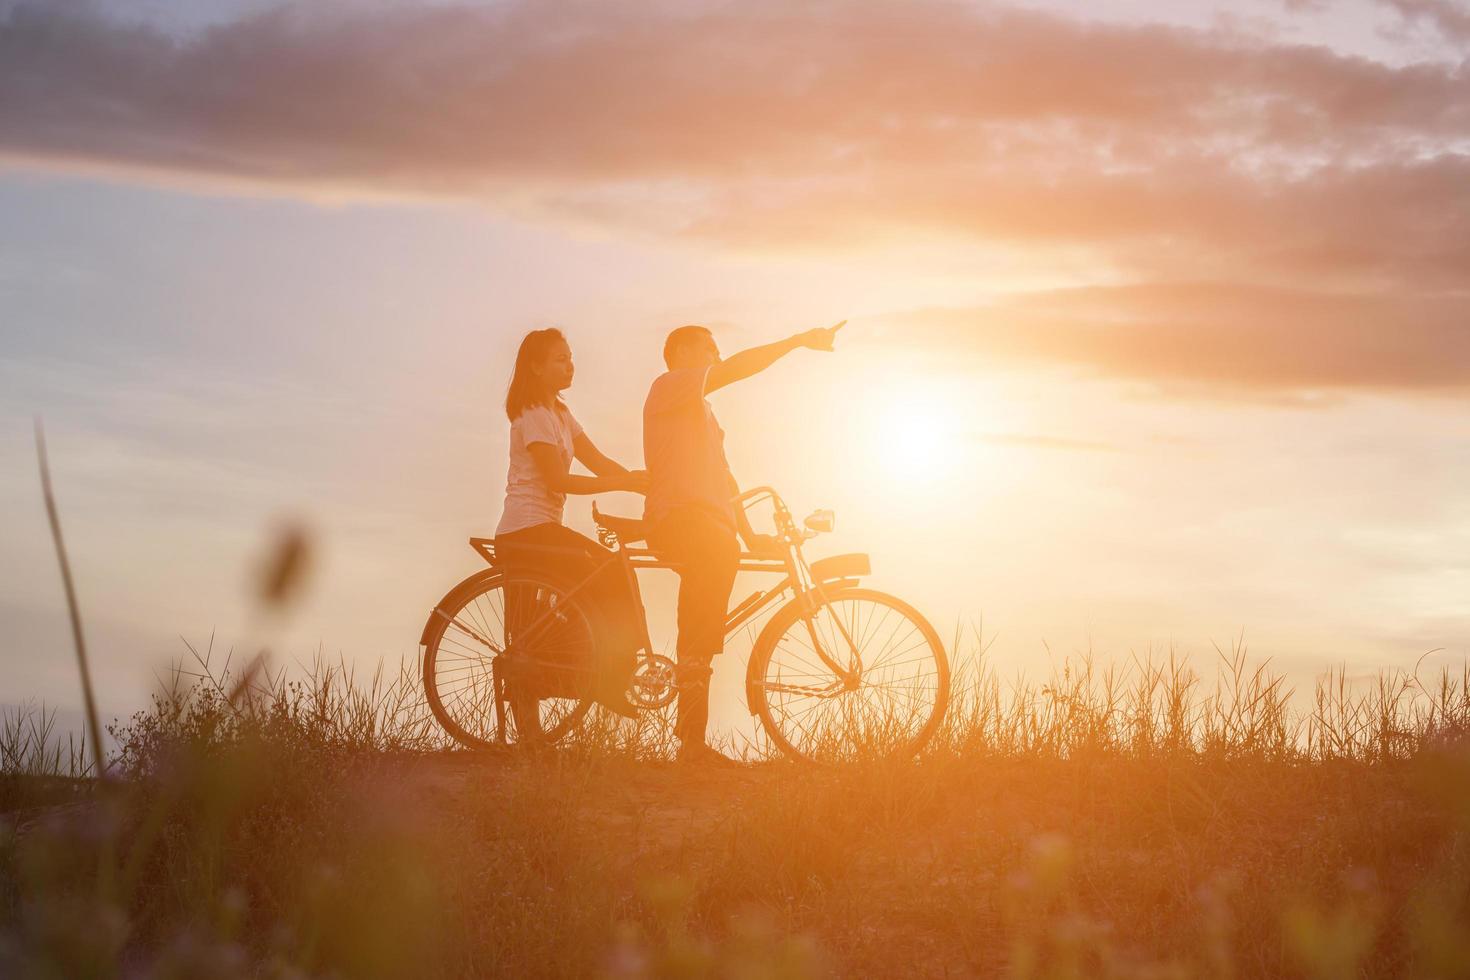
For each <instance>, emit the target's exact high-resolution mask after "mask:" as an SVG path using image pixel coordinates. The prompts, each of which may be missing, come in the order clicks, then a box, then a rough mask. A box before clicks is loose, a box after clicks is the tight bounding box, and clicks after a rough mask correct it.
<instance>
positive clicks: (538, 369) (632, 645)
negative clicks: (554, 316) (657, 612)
mask: <svg viewBox="0 0 1470 980" xmlns="http://www.w3.org/2000/svg"><path fill="white" fill-rule="evenodd" d="M573 374H574V368H573V366H572V349H571V347H570V346H569V345H568V344H567V340H566V337H564V336H562V333H561V331H560V330H556V329H554V328H553V329H548V330H533V331H531V332H530V333H528V334H527V335H526V337H525V339H524V340H522V341H521V346H520V350H519V351H517V352H516V364H515V370H514V372H513V373H512V374H511V379H510V389H509V390H508V391H507V392H506V396H505V414H506V416H508V417H509V419H510V472H509V475H508V477H507V479H506V485H505V511H504V513H503V514H502V515H501V518H500V524H499V525H498V526H497V527H496V529H495V550H496V554H497V555H498V556H500V559H501V560H502V561H503V562H504V563H505V564H507V565H512V566H513V565H516V564H521V565H524V566H529V567H532V568H535V569H537V570H539V571H544V572H548V573H550V574H551V575H552V576H553V577H554V578H556V579H557V580H559V581H563V582H566V583H567V585H568V586H569V587H571V586H575V585H577V584H579V583H581V582H582V581H584V580H585V579H587V577H588V576H590V575H592V574H593V572H595V571H596V570H597V569H598V568H599V567H601V566H602V565H603V564H604V563H605V562H608V561H611V560H612V553H611V552H609V551H608V550H607V549H606V548H604V547H602V546H601V545H599V544H598V543H597V542H595V541H593V540H591V539H590V538H587V537H585V536H583V535H581V534H578V533H577V532H576V531H573V530H572V529H571V528H569V527H567V526H566V525H565V524H563V523H562V513H563V509H564V507H565V504H566V499H567V494H569V493H570V494H590V493H603V492H606V491H612V490H629V491H632V492H634V493H644V492H646V491H647V489H648V474H647V473H646V472H644V471H642V470H628V469H625V468H624V467H622V466H620V465H618V464H617V463H615V462H613V461H612V460H611V459H608V458H607V457H606V456H604V455H603V454H602V453H601V452H600V451H599V450H598V449H597V447H596V446H594V445H593V444H592V440H591V439H590V438H588V436H587V433H586V432H585V431H583V429H582V426H581V425H579V424H578V423H577V420H576V419H575V418H574V417H573V416H572V412H571V410H570V409H569V408H567V406H566V403H565V402H563V401H562V400H561V393H562V392H563V391H565V390H566V389H567V388H569V387H571V384H572V376H573ZM573 460H576V461H577V462H580V463H581V464H582V465H583V466H585V467H587V469H589V470H591V471H592V473H593V474H595V475H593V476H583V475H581V474H578V473H573V472H571V467H572V461H573ZM579 595H581V596H586V597H587V600H588V601H587V606H588V608H589V610H590V611H591V613H592V615H591V618H592V619H593V623H592V625H593V628H594V629H595V630H596V631H597V634H598V635H597V640H598V655H599V659H600V661H601V663H600V664H599V666H600V667H601V671H600V674H601V676H600V678H599V681H598V684H597V690H596V691H594V692H593V696H594V697H596V699H597V700H598V701H599V702H600V703H601V704H603V705H604V706H606V707H607V708H609V709H611V710H612V711H614V712H616V713H617V714H620V715H624V716H628V717H631V716H632V715H634V714H635V713H636V712H635V711H634V709H633V708H632V706H630V705H629V704H628V702H627V699H626V698H625V697H624V696H623V691H624V690H625V688H626V683H627V680H628V678H629V677H630V676H631V674H632V667H633V654H634V652H635V650H636V647H637V644H638V640H636V639H635V638H634V633H635V630H636V628H635V627H634V625H633V624H634V618H633V611H632V608H631V603H632V599H631V597H630V596H629V594H628V591H627V585H626V583H625V582H624V581H623V578H622V576H621V575H618V574H616V572H615V571H613V570H611V569H608V570H607V571H606V572H605V573H604V574H603V575H601V576H599V577H598V578H597V579H596V580H594V581H593V582H591V583H589V584H588V585H587V587H586V588H585V589H584V590H583V591H582V593H580V594H579Z"/></svg>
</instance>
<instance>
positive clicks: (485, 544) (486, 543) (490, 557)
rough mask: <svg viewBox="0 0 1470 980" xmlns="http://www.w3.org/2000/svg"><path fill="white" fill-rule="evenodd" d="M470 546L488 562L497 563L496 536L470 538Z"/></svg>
mask: <svg viewBox="0 0 1470 980" xmlns="http://www.w3.org/2000/svg"><path fill="white" fill-rule="evenodd" d="M470 547H471V548H474V549H475V554H477V555H479V556H480V557H481V558H483V559H485V562H486V564H489V565H494V564H495V539H494V538H470Z"/></svg>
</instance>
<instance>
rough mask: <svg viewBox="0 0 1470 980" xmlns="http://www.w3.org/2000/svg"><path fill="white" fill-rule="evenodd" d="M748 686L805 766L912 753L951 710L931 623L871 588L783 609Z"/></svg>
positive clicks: (944, 661) (785, 746)
mask: <svg viewBox="0 0 1470 980" xmlns="http://www.w3.org/2000/svg"><path fill="white" fill-rule="evenodd" d="M813 604H814V605H813ZM748 680H749V683H748V686H747V696H749V697H750V698H751V699H752V705H751V707H753V708H754V709H755V712H756V714H757V715H759V717H760V720H761V725H762V726H763V727H764V728H765V731H766V734H767V735H768V736H769V737H770V739H771V741H772V742H773V743H774V744H775V745H776V746H777V747H778V748H779V749H780V750H781V751H782V752H784V753H786V754H787V755H789V756H792V757H793V758H797V759H804V760H808V761H820V762H827V761H841V760H844V759H859V758H871V757H877V756H882V757H891V756H897V755H902V756H907V755H913V754H914V753H916V752H918V751H919V749H921V748H923V746H924V744H925V743H926V742H927V741H928V740H929V738H930V736H932V735H933V734H934V730H935V729H936V728H938V727H939V723H940V722H941V720H942V719H943V718H944V711H945V709H946V708H947V707H948V705H949V660H948V658H947V657H946V656H945V653H944V644H943V643H941V642H940V640H939V635H938V634H937V633H935V632H934V627H932V626H930V625H929V622H928V620H926V619H925V618H924V617H923V616H922V615H921V614H920V613H919V612H918V610H916V609H914V607H913V606H911V605H909V604H908V603H906V602H904V601H903V600H902V599H898V598H896V597H894V596H891V595H888V594H887V593H884V592H877V591H874V590H872V589H861V588H849V589H842V590H838V591H833V592H831V593H829V594H828V595H827V596H826V597H825V598H820V597H817V596H810V598H809V599H803V598H801V597H797V598H796V599H795V600H793V601H791V602H789V603H787V604H786V605H785V606H783V607H782V608H781V609H780V610H778V611H777V613H776V615H775V616H774V617H773V618H772V620H771V622H770V624H769V625H768V626H767V627H766V629H765V631H764V632H762V634H761V636H760V639H759V640H758V641H757V643H756V648H755V649H754V650H753V651H752V652H751V664H750V673H749V678H748Z"/></svg>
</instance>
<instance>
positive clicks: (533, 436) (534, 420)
mask: <svg viewBox="0 0 1470 980" xmlns="http://www.w3.org/2000/svg"><path fill="white" fill-rule="evenodd" d="M581 434H582V427H581V426H580V425H578V424H577V420H576V419H575V418H573V417H572V413H571V411H570V410H569V409H568V408H567V407H566V406H565V405H561V404H558V405H557V406H555V407H552V406H549V405H533V406H531V407H530V408H527V409H525V410H523V411H522V412H521V414H520V415H519V416H517V417H516V420H515V421H514V422H512V423H511V424H510V472H509V474H508V475H507V476H506V481H505V512H504V513H502V514H501V515H500V524H499V525H497V526H496V528H495V533H496V534H509V533H511V532H512V531H523V530H525V529H526V528H528V527H535V526H536V525H537V524H548V523H556V524H560V523H561V516H562V509H563V507H564V506H565V505H566V502H567V495H566V494H564V493H558V492H557V491H555V490H552V489H551V488H550V487H548V486H547V485H546V481H545V480H543V479H542V478H541V471H540V470H539V469H537V468H536V460H535V459H534V458H533V457H532V456H531V448H530V447H531V445H532V444H533V443H537V442H544V443H546V444H547V445H550V446H552V447H554V448H555V449H556V451H557V452H558V453H560V454H561V458H562V462H563V463H565V464H566V466H567V467H568V468H570V467H571V465H572V457H573V455H574V453H575V451H574V449H573V446H572V443H573V440H575V439H576V438H577V436H579V435H581Z"/></svg>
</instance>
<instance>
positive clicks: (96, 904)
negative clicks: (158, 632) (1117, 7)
mask: <svg viewBox="0 0 1470 980" xmlns="http://www.w3.org/2000/svg"><path fill="white" fill-rule="evenodd" d="M975 662H976V660H975V659H974V658H972V660H971V661H970V663H971V664H972V665H973V664H974V663H975ZM1223 665H1224V670H1223V671H1222V672H1221V674H1220V677H1219V679H1218V681H1217V682H1216V683H1214V684H1212V685H1210V686H1208V687H1206V686H1204V685H1202V684H1201V682H1200V680H1199V679H1198V678H1197V677H1196V675H1195V674H1194V673H1193V672H1192V671H1191V670H1190V669H1189V667H1188V666H1187V665H1186V664H1185V663H1183V662H1181V661H1177V660H1169V661H1165V662H1163V663H1147V662H1144V663H1134V664H1132V665H1131V667H1130V668H1129V669H1127V670H1124V671H1119V672H1113V673H1100V672H1097V671H1094V670H1092V669H1090V668H1089V667H1088V666H1087V665H1085V664H1084V665H1082V667H1081V669H1071V668H1063V669H1062V670H1061V671H1060V672H1059V673H1058V674H1057V675H1056V676H1054V677H1052V678H1051V679H1050V680H1049V681H1048V682H1047V683H1045V684H1039V685H1035V686H1026V685H1007V684H1004V683H1002V682H1001V681H1000V680H999V679H998V678H997V677H995V676H994V675H993V674H989V673H986V672H984V671H983V670H979V669H971V670H970V671H969V672H967V673H965V674H963V676H961V677H960V678H959V679H958V681H959V682H958V683H957V684H956V698H955V703H954V705H953V706H952V708H951V712H950V714H949V716H948V718H947V722H946V725H945V727H944V729H943V731H942V732H941V734H940V736H939V737H938V738H936V740H935V741H934V743H933V744H932V745H931V747H930V748H929V749H928V750H927V751H926V752H925V754H924V755H923V757H922V758H919V759H917V760H908V761H891V760H883V759H879V758H863V757H861V753H859V756H860V757H859V758H858V759H857V760H856V761H854V762H853V763H852V764H850V765H845V766H842V767H839V768H833V769H826V770H814V769H811V768H802V767H797V766H794V765H791V764H788V763H785V762H782V761H780V760H778V759H769V760H755V761H753V762H752V764H751V765H749V766H748V767H747V768H745V769H744V770H737V771H731V772H725V771H689V770H686V769H681V768H679V767H677V766H676V765H674V764H672V763H669V762H666V761H663V760H664V758H665V757H666V755H667V748H668V727H667V719H666V718H660V717H650V718H649V719H647V720H646V721H645V722H644V723H642V724H641V725H634V724H630V723H624V724H622V725H615V724H614V723H613V722H611V721H610V720H608V719H605V718H594V719H593V721H592V723H591V724H589V725H588V726H587V728H586V729H585V730H584V731H583V732H582V733H581V734H580V735H579V737H578V738H577V739H576V740H574V741H573V742H572V743H571V744H568V745H566V746H564V747H560V748H558V749H556V750H554V751H546V750H542V751H540V752H538V753H529V752H526V751H514V750H506V751H504V752H498V753H482V754H473V753H467V752H455V751H449V750H448V748H447V746H445V745H444V744H443V741H442V736H441V735H440V733H439V732H438V731H437V730H436V729H435V728H434V726H433V724H432V720H431V719H430V718H429V717H428V716H427V712H426V711H425V710H424V709H423V707H422V704H421V702H420V698H419V695H418V694H417V691H418V688H417V686H416V683H415V678H414V675H413V671H412V669H411V667H410V668H409V669H406V670H405V671H404V672H402V673H400V674H398V675H391V674H385V673H383V672H379V673H377V674H375V675H373V676H372V677H363V678H358V677H354V676H353V675H352V674H351V673H350V672H349V671H345V670H343V669H342V668H341V667H339V666H333V665H328V664H325V663H321V662H319V663H317V664H316V665H314V667H313V668H312V669H310V670H308V671H307V672H306V673H305V676H302V677H301V678H299V679H294V680H293V679H291V678H288V677H287V676H285V675H271V674H270V673H269V672H267V671H265V670H264V669H262V668H261V667H260V665H259V664H258V663H252V664H251V665H248V666H247V667H246V668H244V669H243V670H242V671H240V676H231V675H230V673H229V672H228V671H221V672H220V675H219V676H215V674H214V673H212V671H211V668H210V666H209V657H208V655H207V654H205V655H201V656H200V657H198V664H197V667H198V669H197V670H195V671H194V672H193V673H192V674H191V673H187V672H184V671H179V672H176V673H175V675H174V678H173V683H172V685H171V686H170V689H169V690H167V691H165V692H162V693H161V694H160V695H159V696H158V697H157V698H156V700H155V702H154V704H153V706H152V708H151V709H150V710H148V711H146V712H143V713H140V714H139V715H137V716H135V717H134V718H133V719H132V720H131V721H129V722H127V723H125V724H121V725H115V726H114V727H113V730H112V734H113V736H114V739H115V741H116V744H117V745H118V746H119V750H118V752H117V754H116V755H115V757H114V758H113V759H112V760H111V762H110V765H109V771H108V775H107V778H105V779H102V780H97V779H93V778H90V777H91V776H92V775H93V774H92V773H90V772H89V771H87V769H86V766H85V764H84V762H83V761H82V759H83V757H82V755H81V752H80V748H79V743H78V742H77V741H76V740H72V741H71V742H70V743H68V742H66V741H64V740H61V739H59V738H58V737H57V735H56V733H55V732H54V731H53V730H52V729H51V728H50V727H48V725H47V723H46V716H45V715H44V713H43V712H41V711H40V710H39V709H37V710H31V711H21V712H15V713H11V714H8V715H6V716H5V718H4V719H3V724H0V769H3V772H0V806H3V808H4V811H5V812H4V814H3V815H0V975H3V976H7V977H8V976H57V977H74V976H106V975H128V976H177V977H236V976H268V977H275V976H281V977H288V976H289V977H299V976H318V975H322V976H351V977H355V976H365V977H400V976H437V975H447V976H487V975H491V976H516V977H520V976H597V975H603V976H622V977H637V976H658V977H705V976H722V977H742V978H743V977H812V976H825V975H850V976H936V977H937V976H969V975H1011V976H1023V977H1024V976H1057V977H1062V976H1076V977H1081V976H1157V977H1176V976H1177V977H1195V976H1198V977H1225V976H1293V975H1296V976H1313V977H1348V976H1386V975H1405V976H1425V977H1452V976H1470V750H1467V743H1466V733H1467V731H1470V692H1467V689H1466V677H1465V675H1464V674H1463V673H1461V674H1459V675H1453V674H1441V675H1439V676H1437V677H1436V678H1434V679H1433V680H1432V681H1428V682H1421V681H1420V680H1419V679H1418V678H1416V677H1414V676H1413V675H1412V674H1408V673H1399V674H1393V673H1388V674H1384V675H1382V676H1381V677H1380V678H1379V679H1378V681H1377V682H1376V683H1374V684H1368V685H1362V684H1359V685H1350V684H1348V683H1347V681H1346V680H1345V679H1344V678H1342V677H1340V676H1333V677H1328V678H1324V679H1323V680H1322V681H1321V682H1320V683H1319V685H1318V689H1317V691H1316V696H1315V699H1314V701H1313V706H1312V708H1311V709H1310V710H1305V711H1296V710H1293V709H1292V707H1291V704H1292V700H1291V698H1290V696H1289V692H1287V691H1285V690H1284V689H1283V687H1282V685H1281V683H1280V681H1279V680H1277V679H1275V678H1273V677H1271V676H1270V675H1269V674H1268V673H1267V672H1266V671H1265V670H1264V669H1259V670H1258V669H1254V668H1250V667H1248V665H1247V663H1246V660H1245V658H1244V657H1243V656H1242V655H1239V654H1235V655H1231V656H1228V657H1226V658H1224V661H1223Z"/></svg>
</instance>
